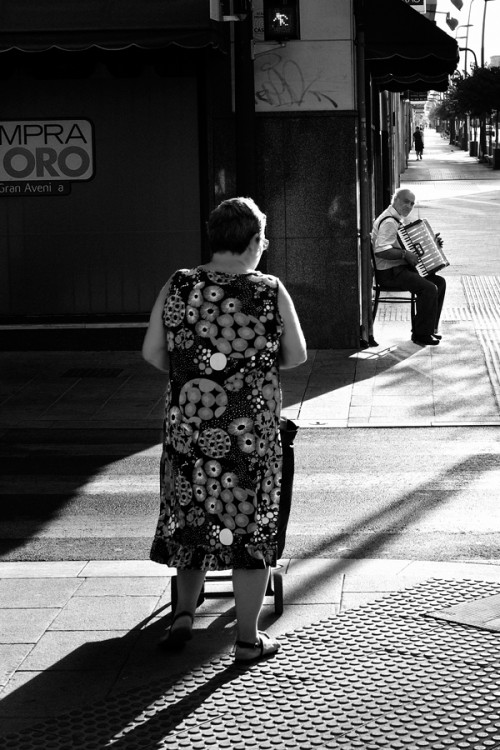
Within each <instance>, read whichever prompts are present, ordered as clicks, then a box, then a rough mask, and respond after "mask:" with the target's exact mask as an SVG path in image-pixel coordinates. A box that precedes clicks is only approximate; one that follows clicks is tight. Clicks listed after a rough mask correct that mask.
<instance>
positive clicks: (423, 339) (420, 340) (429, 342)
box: [411, 335, 439, 346]
mask: <svg viewBox="0 0 500 750" xmlns="http://www.w3.org/2000/svg"><path fill="white" fill-rule="evenodd" d="M411 340H412V341H413V343H414V344H418V345H419V346H437V345H438V344H439V341H438V340H437V339H435V338H434V337H433V336H430V335H429V336H412V337H411Z"/></svg>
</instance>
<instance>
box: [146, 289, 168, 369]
mask: <svg viewBox="0 0 500 750" xmlns="http://www.w3.org/2000/svg"><path fill="white" fill-rule="evenodd" d="M169 288H170V279H169V280H168V281H167V283H166V284H165V286H164V287H163V289H162V290H161V292H160V293H159V295H158V297H157V298H156V302H155V303H154V305H153V309H152V310H151V315H150V318H149V326H148V330H147V331H146V336H145V338H144V343H143V345H142V356H143V357H144V359H145V360H146V362H149V364H150V365H153V367H156V368H157V370H162V371H163V372H168V364H169V359H168V352H167V346H166V342H165V327H164V325H163V308H164V306H165V300H166V298H167V294H168V290H169Z"/></svg>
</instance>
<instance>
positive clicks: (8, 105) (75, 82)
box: [0, 0, 458, 348]
mask: <svg viewBox="0 0 500 750" xmlns="http://www.w3.org/2000/svg"><path fill="white" fill-rule="evenodd" d="M118 6H119V7H118ZM240 10H241V11H242V12H241V13H240V14H239V16H238V18H237V20H235V18H236V17H233V18H232V19H231V20H230V19H229V18H228V17H227V16H226V17H225V18H223V19H221V20H213V19H211V18H210V3H209V2H208V0H192V1H190V2H189V3H186V2H182V1H181V0H169V2H168V3H165V2H162V1H161V0H142V2H141V3H136V2H133V0H123V2H120V4H117V3H113V2H96V0H79V2H78V3H77V2H69V0H47V1H46V2H45V3H43V4H39V3H37V2H35V0H3V2H2V3H1V7H0V15H1V20H2V23H1V26H0V28H1V30H0V91H1V99H2V112H1V120H0V169H1V172H0V222H1V224H0V267H1V269H2V272H1V274H0V323H1V325H2V331H3V335H4V336H5V335H6V332H7V331H8V332H9V335H10V339H8V340H9V341H10V342H12V341H13V340H14V339H13V338H12V336H13V332H14V334H15V332H16V331H17V332H19V331H20V330H26V329H27V328H29V327H30V326H37V327H42V328H44V329H45V330H61V328H60V326H72V330H73V332H74V333H73V336H74V337H76V336H78V335H79V332H80V335H83V331H84V330H88V329H89V327H90V328H92V327H93V326H94V327H96V326H99V325H101V326H108V327H113V326H114V327H116V328H117V329H118V328H120V330H123V327H124V326H125V327H126V326H127V325H128V326H130V325H141V324H144V322H145V321H146V319H147V316H148V313H149V310H150V308H151V305H152V303H153V301H154V299H155V297H156V294H157V293H158V291H159V289H160V288H161V286H162V285H163V283H164V282H165V280H166V279H167V278H168V276H169V275H170V274H171V273H172V271H173V270H175V269H176V268H178V267H186V266H192V265H196V264H197V263H199V262H202V261H204V260H206V258H207V247H206V241H205V232H204V226H205V222H206V220H207V218H208V214H209V212H210V210H211V209H212V208H213V207H214V206H215V205H216V204H217V203H218V202H219V201H220V200H222V199H224V198H227V197H231V196H234V195H236V194H238V193H245V194H252V195H254V197H255V198H256V200H257V202H258V203H259V204H260V205H261V207H262V208H263V210H264V211H265V212H266V213H267V215H268V236H269V238H270V240H271V246H270V252H269V255H268V261H267V269H268V271H269V272H271V273H275V274H276V275H278V276H280V277H281V278H282V279H283V282H284V283H285V284H286V286H287V287H288V288H289V289H290V291H291V293H292V295H293V297H294V300H295V302H296V304H297V308H298V311H299V315H300V317H301V320H302V322H303V325H304V329H305V332H306V337H307V340H308V344H309V346H310V347H313V348H358V347H359V346H360V345H361V344H362V343H363V342H366V341H367V338H368V334H369V330H370V325H371V321H370V316H371V312H370V311H371V267H370V261H369V245H368V244H367V243H368V233H369V229H370V226H371V221H372V219H373V216H374V214H375V213H376V212H378V211H379V210H381V208H382V207H383V205H384V204H385V203H386V202H387V200H388V199H389V197H390V194H391V192H392V190H393V189H394V188H395V187H397V184H398V180H399V174H400V172H401V171H402V169H403V168H404V164H405V159H406V153H407V149H408V146H409V143H408V137H409V130H410V125H409V114H408V104H407V102H408V95H407V92H408V90H409V89H414V90H426V89H425V87H427V88H435V89H437V90H442V89H443V86H444V87H446V84H447V78H448V75H449V73H450V72H452V71H453V69H454V67H453V65H454V58H455V56H456V43H455V42H453V40H451V38H449V37H447V35H445V34H444V33H443V32H440V31H439V30H438V29H436V28H435V27H434V26H433V25H432V24H431V23H429V21H428V20H427V19H426V18H424V17H422V16H419V15H418V14H416V13H415V11H414V10H412V9H411V8H409V7H408V6H407V5H406V4H405V3H403V2H402V0H380V2H378V3H377V4H376V8H375V7H374V4H373V3H370V2H368V0H308V1H307V2H302V3H301V7H300V35H299V36H300V38H299V39H293V40H292V39H290V40H287V39H284V40H281V41H278V42H276V41H273V42H269V41H266V40H265V39H264V32H263V25H264V24H263V21H264V10H265V9H264V3H263V0H254V2H253V4H250V3H248V2H246V3H245V2H243V3H241V6H240ZM389 12H390V15H388V13H389ZM408 14H414V16H415V18H413V16H410V18H411V20H412V22H414V23H413V26H414V25H415V24H416V26H417V27H418V28H410V31H408V24H407V21H408V18H409V16H408ZM388 18H389V19H390V21H389V22H388V21H387V19H388ZM422 24H427V25H428V27H429V29H430V31H431V32H432V33H427V34H425V33H424V34H423V36H422V30H424V31H429V29H427V27H425V26H424V27H422ZM404 25H406V37H405V38H404V39H402V40H401V41H398V40H400V39H401V35H400V34H399V32H401V29H402V27H403V26H404ZM419 25H420V26H419ZM433 35H434V36H433ZM422 39H424V41H422ZM457 59H458V58H457ZM0 335H1V334H0Z"/></svg>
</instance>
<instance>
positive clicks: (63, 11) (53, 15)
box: [0, 0, 221, 52]
mask: <svg viewBox="0 0 500 750" xmlns="http://www.w3.org/2000/svg"><path fill="white" fill-rule="evenodd" d="M209 12H210V3H209V1H208V0H188V2H186V0H0V52H7V51H9V50H19V51H23V52H42V51H45V50H49V49H59V50H64V51H81V50H88V49H90V48H92V47H96V48H100V49H104V50H119V49H127V48H128V47H134V46H135V47H140V48H142V49H160V48H162V47H168V46H169V45H171V44H176V45H179V46H181V47H188V48H198V47H206V46H208V45H213V46H216V47H219V46H221V39H220V26H221V24H217V23H214V22H213V21H211V20H210V14H209Z"/></svg>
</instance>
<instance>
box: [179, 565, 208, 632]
mask: <svg viewBox="0 0 500 750" xmlns="http://www.w3.org/2000/svg"><path fill="white" fill-rule="evenodd" d="M205 575H206V572H205V571H204V570H178V571H177V605H176V607H175V612H174V615H178V614H179V613H180V612H189V614H190V615H192V616H193V617H194V612H195V609H196V604H197V602H198V597H199V595H200V591H201V587H202V586H203V582H204V580H205ZM189 621H190V618H189V617H188V616H187V615H184V616H183V617H179V618H178V620H176V622H175V623H174V624H173V625H172V629H173V630H175V626H176V625H178V626H179V627H185V626H186V623H187V622H189Z"/></svg>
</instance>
